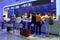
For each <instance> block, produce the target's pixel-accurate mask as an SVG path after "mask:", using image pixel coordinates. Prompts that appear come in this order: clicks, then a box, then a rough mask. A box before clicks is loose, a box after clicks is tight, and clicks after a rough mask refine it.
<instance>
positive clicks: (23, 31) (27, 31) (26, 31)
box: [20, 28, 30, 37]
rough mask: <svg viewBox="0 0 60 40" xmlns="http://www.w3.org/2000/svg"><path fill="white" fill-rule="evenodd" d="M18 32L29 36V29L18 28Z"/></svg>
mask: <svg viewBox="0 0 60 40" xmlns="http://www.w3.org/2000/svg"><path fill="white" fill-rule="evenodd" d="M20 34H21V35H23V36H25V37H29V35H30V31H29V30H27V29H23V28H20Z"/></svg>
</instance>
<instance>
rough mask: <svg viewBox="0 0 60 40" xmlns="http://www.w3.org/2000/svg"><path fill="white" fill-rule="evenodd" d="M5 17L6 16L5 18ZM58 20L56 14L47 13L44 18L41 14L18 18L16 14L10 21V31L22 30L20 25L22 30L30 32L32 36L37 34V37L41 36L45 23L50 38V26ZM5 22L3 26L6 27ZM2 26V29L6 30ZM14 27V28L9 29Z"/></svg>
mask: <svg viewBox="0 0 60 40" xmlns="http://www.w3.org/2000/svg"><path fill="white" fill-rule="evenodd" d="M3 17H5V16H3ZM55 19H56V16H55V14H52V15H51V14H50V13H46V14H45V15H44V16H41V13H30V14H29V15H28V14H27V13H23V14H22V15H21V16H18V17H16V15H15V14H14V15H13V16H12V17H11V18H10V21H8V22H7V23H8V24H9V25H8V29H7V31H9V30H10V29H11V28H13V30H14V29H16V30H17V29H20V24H22V28H24V29H26V28H27V30H29V31H30V33H31V34H34V33H35V32H36V35H41V27H42V24H44V21H45V22H46V34H47V36H49V31H50V28H49V26H50V25H53V24H54V20H55ZM4 22H6V21H5V20H4V18H3V21H2V24H3V25H4ZM3 25H2V29H3V28H4V27H3ZM9 26H13V27H9Z"/></svg>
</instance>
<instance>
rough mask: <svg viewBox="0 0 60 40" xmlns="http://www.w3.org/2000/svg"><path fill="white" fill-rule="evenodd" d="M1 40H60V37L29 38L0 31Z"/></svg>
mask: <svg viewBox="0 0 60 40" xmlns="http://www.w3.org/2000/svg"><path fill="white" fill-rule="evenodd" d="M0 40H60V37H57V36H54V35H50V36H49V37H45V35H44V34H42V35H41V36H38V35H31V36H29V37H28V38H26V37H23V36H21V35H19V33H18V32H17V33H13V34H11V33H7V32H2V31H0Z"/></svg>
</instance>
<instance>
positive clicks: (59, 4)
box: [56, 0, 60, 20]
mask: <svg viewBox="0 0 60 40" xmlns="http://www.w3.org/2000/svg"><path fill="white" fill-rule="evenodd" d="M59 16H60V0H56V17H57V20H58V19H59Z"/></svg>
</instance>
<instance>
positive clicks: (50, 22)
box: [49, 17, 54, 25]
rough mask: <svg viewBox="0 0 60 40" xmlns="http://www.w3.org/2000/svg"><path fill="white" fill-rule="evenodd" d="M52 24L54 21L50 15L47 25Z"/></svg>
mask: <svg viewBox="0 0 60 40" xmlns="http://www.w3.org/2000/svg"><path fill="white" fill-rule="evenodd" d="M53 24H54V21H53V19H52V18H51V17H50V18H49V25H53Z"/></svg>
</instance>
